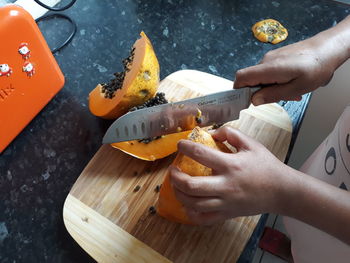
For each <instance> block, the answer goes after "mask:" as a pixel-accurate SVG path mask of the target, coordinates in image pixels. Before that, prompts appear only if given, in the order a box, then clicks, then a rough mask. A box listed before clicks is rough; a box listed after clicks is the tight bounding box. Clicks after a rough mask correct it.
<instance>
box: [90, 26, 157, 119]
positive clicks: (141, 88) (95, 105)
mask: <svg viewBox="0 0 350 263" xmlns="http://www.w3.org/2000/svg"><path fill="white" fill-rule="evenodd" d="M140 35H141V38H139V39H138V40H136V42H135V44H134V45H133V48H135V51H134V52H135V53H134V58H133V61H132V63H131V65H130V66H129V71H127V72H126V73H125V78H124V81H123V85H122V88H121V89H118V90H116V91H115V93H114V95H115V96H114V97H113V98H105V96H104V93H103V92H102V85H101V84H98V85H97V86H96V88H95V89H94V90H92V91H91V92H90V94H89V109H90V111H91V113H92V114H94V115H95V116H98V117H102V118H105V119H116V118H118V117H120V116H121V115H123V114H125V113H127V112H128V110H129V109H130V108H132V107H134V106H137V105H140V104H143V103H144V102H145V101H147V100H149V99H150V98H152V97H154V95H155V94H156V91H157V89H158V86H159V63H158V59H157V57H156V54H155V52H154V50H153V46H152V44H151V42H150V40H149V39H148V37H147V36H146V34H145V33H144V32H141V33H140Z"/></svg>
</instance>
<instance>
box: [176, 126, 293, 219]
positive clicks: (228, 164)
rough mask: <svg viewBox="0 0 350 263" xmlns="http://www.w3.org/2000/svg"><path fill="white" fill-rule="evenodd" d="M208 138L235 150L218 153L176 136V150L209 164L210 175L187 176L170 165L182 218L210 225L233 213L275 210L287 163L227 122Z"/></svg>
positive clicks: (282, 186)
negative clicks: (226, 144)
mask: <svg viewBox="0 0 350 263" xmlns="http://www.w3.org/2000/svg"><path fill="white" fill-rule="evenodd" d="M213 137H214V138H215V139H216V140H218V141H221V142H223V141H227V142H228V143H229V144H231V145H232V146H234V147H235V148H236V149H237V153H224V152H220V151H218V150H214V149H211V148H209V147H206V146H204V145H202V144H199V143H194V142H191V141H188V140H182V141H180V142H179V144H178V149H179V152H181V153H183V154H185V155H187V156H189V157H190V158H192V159H194V160H195V161H198V162H199V163H201V164H203V165H205V166H207V167H209V168H212V172H213V176H201V177H192V176H190V175H188V174H185V173H182V172H181V171H180V170H179V169H178V168H177V167H171V169H170V180H171V183H172V185H173V188H174V192H175V195H176V197H177V199H178V200H179V201H180V202H181V203H182V204H183V205H184V207H185V209H186V211H187V214H188V217H189V218H190V220H191V221H193V222H195V223H197V224H212V223H215V222H217V221H223V220H225V219H228V218H233V217H237V216H247V215H255V214H259V213H264V212H276V211H277V210H278V207H279V205H280V204H279V201H280V200H279V191H283V190H282V189H283V188H284V185H285V183H286V181H287V180H285V179H286V178H287V175H288V169H289V167H288V166H286V165H285V164H283V163H282V162H280V161H279V160H278V159H277V158H276V157H275V156H274V155H273V154H272V153H271V152H269V151H268V150H267V149H266V148H265V147H264V146H263V145H261V144H260V143H259V142H257V141H255V140H254V139H252V138H250V137H248V136H246V135H244V134H243V133H241V132H240V131H239V130H236V129H233V128H231V127H222V128H220V129H218V130H217V131H216V132H215V133H214V134H213Z"/></svg>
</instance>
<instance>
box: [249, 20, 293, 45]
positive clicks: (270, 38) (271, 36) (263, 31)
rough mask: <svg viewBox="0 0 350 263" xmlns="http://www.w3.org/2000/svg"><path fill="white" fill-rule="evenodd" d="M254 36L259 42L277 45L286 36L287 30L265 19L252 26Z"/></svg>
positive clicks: (277, 23) (279, 24) (273, 21)
mask: <svg viewBox="0 0 350 263" xmlns="http://www.w3.org/2000/svg"><path fill="white" fill-rule="evenodd" d="M252 31H253V34H254V36H255V37H256V38H257V39H258V40H260V41H261V42H269V43H272V44H277V43H279V42H281V41H283V40H285V39H286V38H287V36H288V31H287V29H286V28H285V27H284V26H282V24H281V23H280V22H278V21H277V20H274V19H265V20H262V21H259V22H257V23H255V24H254V25H253V26H252Z"/></svg>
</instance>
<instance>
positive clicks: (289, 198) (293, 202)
mask: <svg viewBox="0 0 350 263" xmlns="http://www.w3.org/2000/svg"><path fill="white" fill-rule="evenodd" d="M284 166H285V167H284V169H283V170H282V173H281V174H279V177H280V183H279V186H278V187H277V188H276V191H275V194H274V195H275V196H274V198H275V202H274V207H273V211H271V212H273V213H275V214H280V215H284V216H292V214H294V210H295V207H298V202H299V201H298V200H300V199H299V198H300V197H301V196H302V195H303V192H304V191H303V186H304V182H303V180H304V176H303V175H304V174H303V173H301V172H299V171H297V170H295V169H293V168H291V167H289V166H287V165H285V164H284Z"/></svg>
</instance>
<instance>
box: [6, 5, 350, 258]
mask: <svg viewBox="0 0 350 263" xmlns="http://www.w3.org/2000/svg"><path fill="white" fill-rule="evenodd" d="M102 2H103V3H102ZM107 2H108V3H107ZM349 11H350V8H349V7H347V6H345V5H342V4H339V3H335V2H331V1H325V0H323V1H322V0H294V1H287V0H284V1H282V0H270V1H267V0H262V1H254V0H235V1H225V0H218V1H208V0H201V1H198V0H197V1H184V0H179V1H176V0H168V1H160V0H159V1H158V0H157V1H146V0H120V1H94V0H85V1H77V2H76V4H75V5H74V6H73V7H72V8H71V9H69V10H67V11H65V12H64V13H65V14H67V15H69V16H70V17H72V18H73V19H74V20H75V21H76V23H77V25H78V31H77V34H76V36H75V37H74V39H73V41H72V42H71V43H70V44H69V45H68V46H67V47H66V48H64V49H63V50H62V51H60V52H59V53H57V54H56V55H55V57H56V59H57V61H58V63H59V65H60V67H61V69H62V71H63V73H64V75H65V78H66V84H65V86H64V88H63V89H62V90H61V91H60V92H59V93H58V94H57V96H55V98H54V99H53V100H52V101H51V102H50V103H49V104H48V105H47V106H46V107H45V108H44V109H43V110H42V111H41V112H40V114H39V115H38V116H37V117H36V118H35V119H34V120H33V121H32V122H31V123H30V124H29V125H28V126H27V127H26V128H25V129H24V130H23V132H22V133H21V134H20V135H19V136H18V137H17V138H16V139H15V140H14V141H13V142H12V143H11V144H10V146H9V147H8V148H7V149H6V150H5V151H4V152H3V153H2V154H1V155H0V262H3V263H5V262H6V263H7V262H94V260H93V259H91V258H90V257H89V256H88V255H87V254H86V253H85V252H84V251H83V249H81V248H80V247H79V246H78V245H77V244H76V243H75V242H74V240H73V239H72V238H71V237H70V235H69V234H68V232H67V231H66V229H65V227H64V225H63V219H62V207H63V203H64V200H65V198H66V196H67V194H68V192H69V190H70V188H71V187H72V185H73V184H74V182H75V180H76V179H77V178H78V176H79V174H80V173H81V171H82V170H83V168H84V167H85V166H86V164H87V163H88V162H89V160H90V159H91V158H92V156H93V155H94V153H95V152H96V151H97V150H98V148H99V147H100V146H101V139H102V137H103V134H104V132H105V131H106V129H107V127H108V126H109V125H110V123H111V122H110V121H105V120H101V119H98V118H96V117H94V116H93V115H92V114H90V112H89V109H88V106H87V105H88V103H87V97H88V94H89V92H90V91H91V90H92V89H93V88H94V87H95V85H96V84H97V83H100V82H105V81H107V80H109V79H110V78H111V77H112V74H113V73H114V72H116V71H119V70H121V69H122V64H121V59H122V58H124V57H126V56H127V55H128V52H129V49H130V47H131V46H132V44H133V43H134V41H135V40H136V39H137V38H138V36H139V33H140V31H141V30H144V31H145V32H146V34H147V35H148V36H149V38H150V39H151V41H152V43H153V46H154V49H155V51H156V53H157V55H158V59H159V63H160V65H161V78H164V77H165V76H167V75H169V74H170V73H172V72H174V71H177V70H180V69H196V70H201V71H205V72H208V73H212V74H215V75H218V76H222V77H225V78H227V79H231V80H232V79H233V78H234V72H235V71H236V70H238V69H240V68H243V67H247V66H250V65H254V64H256V63H258V62H259V60H260V59H261V58H262V56H263V55H264V54H265V53H266V52H267V51H269V50H271V49H274V48H277V47H280V46H283V45H287V44H290V43H293V42H296V41H299V40H302V39H305V38H308V37H309V36H312V35H314V34H316V33H317V32H319V31H322V30H324V29H326V28H329V27H331V26H334V25H335V24H336V23H337V22H339V21H340V20H342V19H343V18H344V17H345V16H347V14H348V13H349ZM265 18H274V19H277V20H279V21H280V22H281V23H282V24H283V25H284V26H285V27H286V28H288V29H289V37H288V38H287V40H286V41H284V42H282V43H280V44H278V45H275V46H274V45H270V44H264V43H261V42H259V41H257V40H256V39H255V38H254V37H253V36H252V33H251V30H250V28H251V26H252V25H253V24H254V23H255V22H257V21H258V20H261V19H265ZM67 26H69V25H68V24H67V23H66V22H64V21H60V20H53V21H46V22H44V23H41V24H40V27H41V29H42V31H43V33H44V36H45V38H46V39H47V41H48V43H49V45H50V46H51V47H54V46H55V45H57V44H58V43H59V41H61V40H62V39H64V37H65V35H66V34H67V33H68V31H69V30H68V28H67ZM48 85H49V83H48ZM308 99H309V96H308V95H307V96H304V99H303V100H302V101H301V102H298V103H296V102H293V103H291V102H288V103H282V105H283V106H284V107H285V108H286V109H287V111H288V112H289V113H290V115H291V117H292V120H293V127H294V139H295V137H296V135H297V132H298V128H299V126H300V123H301V120H302V118H303V114H304V111H305V108H306V106H307V103H308ZM255 247H256V239H253V241H251V244H250V246H248V247H247V249H246V251H245V253H244V256H242V258H241V259H240V261H241V262H249V261H250V259H251V256H252V253H253V252H254V248H255Z"/></svg>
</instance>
